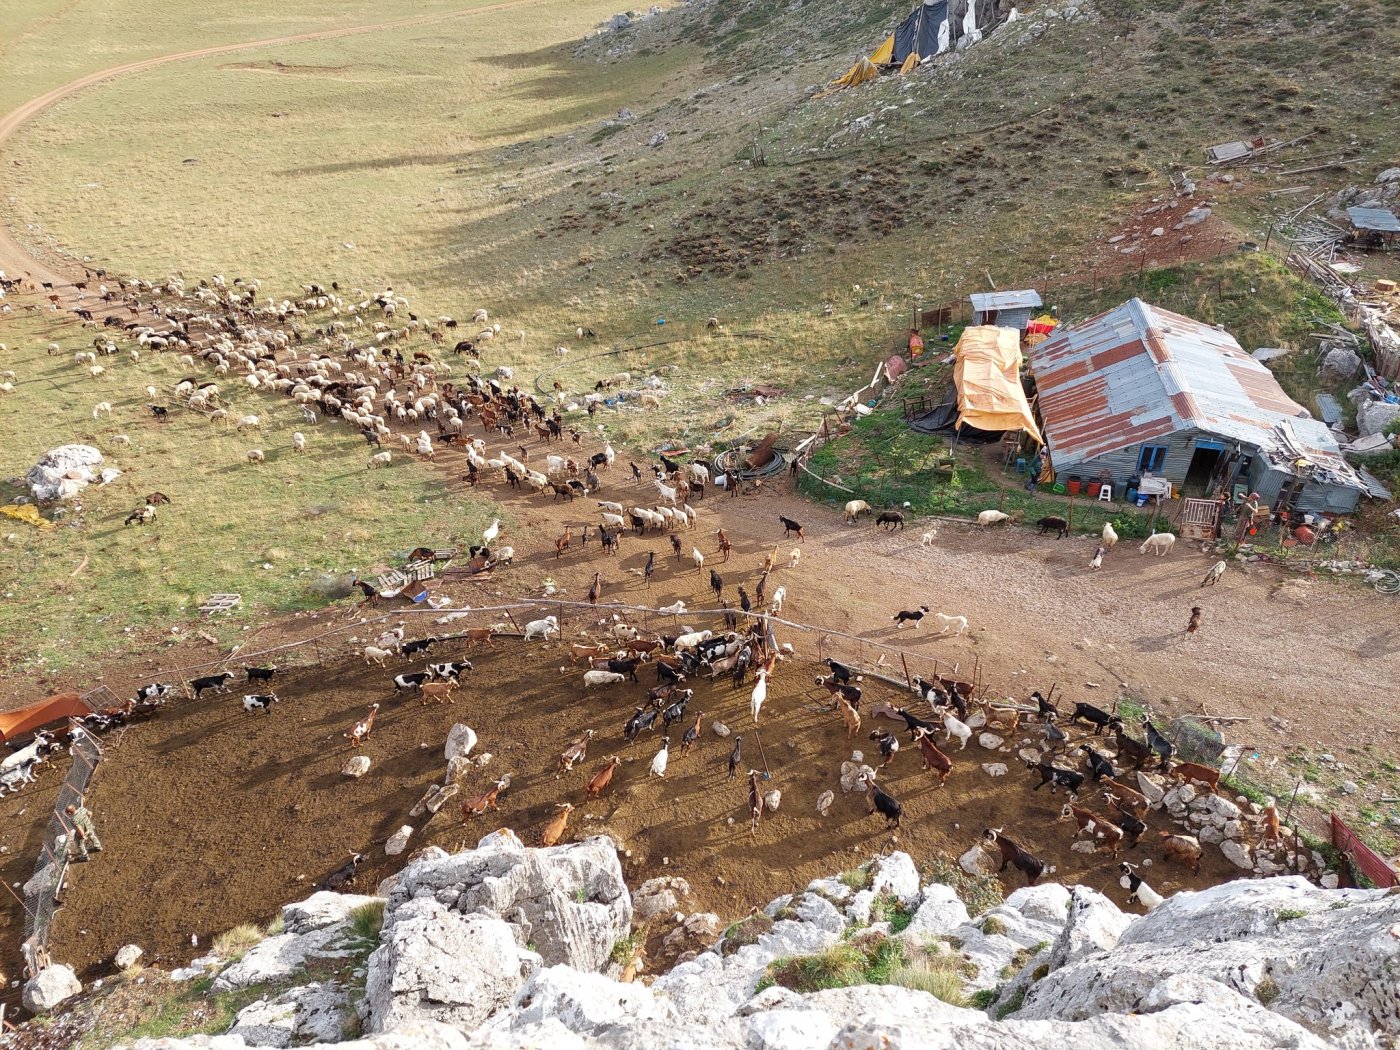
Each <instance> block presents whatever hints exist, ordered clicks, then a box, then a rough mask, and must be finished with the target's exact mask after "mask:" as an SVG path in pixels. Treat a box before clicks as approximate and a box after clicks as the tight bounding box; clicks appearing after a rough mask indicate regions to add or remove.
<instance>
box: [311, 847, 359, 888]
mask: <svg viewBox="0 0 1400 1050" xmlns="http://www.w3.org/2000/svg"><path fill="white" fill-rule="evenodd" d="M364 862H365V855H364V854H363V853H352V854H350V859H349V860H348V861H346V862H345V863H344V864H342V865H341V866H340V867H338V868H336V869H335V871H333V872H331V873H330V874H329V875H327V876H326V877H325V879H324V880H323V881H322V882H321V885H320V886H318V887H316V888H317V889H319V890H330V891H332V892H339V891H341V890H343V889H344V888H345V887H346V886H351V885H353V884H354V882H355V871H356V869H357V868H359V866H360V865H361V864H363V863H364Z"/></svg>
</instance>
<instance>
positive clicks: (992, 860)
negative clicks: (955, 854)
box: [958, 842, 1001, 875]
mask: <svg viewBox="0 0 1400 1050" xmlns="http://www.w3.org/2000/svg"><path fill="white" fill-rule="evenodd" d="M958 866H959V867H961V868H962V870H963V871H965V872H967V873H968V874H969V875H995V874H996V873H997V868H999V867H1001V854H1000V853H997V854H996V855H995V856H993V855H992V853H991V852H989V851H988V850H985V849H983V848H982V844H981V843H980V842H979V843H977V844H976V845H974V846H973V847H972V848H971V849H970V850H968V851H967V852H966V853H964V854H963V855H962V856H961V857H959V858H958Z"/></svg>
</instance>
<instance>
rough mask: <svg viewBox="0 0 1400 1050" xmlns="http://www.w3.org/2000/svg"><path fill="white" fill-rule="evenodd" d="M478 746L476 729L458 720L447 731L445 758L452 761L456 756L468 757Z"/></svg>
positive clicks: (444, 748) (444, 749)
mask: <svg viewBox="0 0 1400 1050" xmlns="http://www.w3.org/2000/svg"><path fill="white" fill-rule="evenodd" d="M474 747H476V730H474V729H472V727H471V726H469V725H463V724H462V723H461V722H458V723H457V724H456V725H454V726H453V727H452V728H451V729H449V730H448V731H447V744H446V745H445V746H444V747H443V756H442V757H443V758H444V759H446V760H447V761H448V762H451V761H452V760H453V759H454V758H466V757H467V756H469V755H470V754H471V753H472V748H474Z"/></svg>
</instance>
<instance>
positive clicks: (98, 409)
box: [92, 401, 112, 419]
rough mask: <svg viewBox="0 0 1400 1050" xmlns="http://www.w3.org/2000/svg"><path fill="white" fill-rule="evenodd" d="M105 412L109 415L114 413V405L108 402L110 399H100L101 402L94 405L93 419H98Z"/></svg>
mask: <svg viewBox="0 0 1400 1050" xmlns="http://www.w3.org/2000/svg"><path fill="white" fill-rule="evenodd" d="M103 414H106V415H109V416H110V415H111V414H112V405H111V403H110V402H108V401H99V402H97V404H95V405H93V406H92V418H93V419H96V418H97V417H98V416H99V415H103Z"/></svg>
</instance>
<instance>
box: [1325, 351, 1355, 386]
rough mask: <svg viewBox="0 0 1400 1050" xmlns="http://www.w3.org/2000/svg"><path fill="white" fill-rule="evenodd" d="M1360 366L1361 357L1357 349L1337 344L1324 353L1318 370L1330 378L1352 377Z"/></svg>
mask: <svg viewBox="0 0 1400 1050" xmlns="http://www.w3.org/2000/svg"><path fill="white" fill-rule="evenodd" d="M1360 367H1361V358H1360V356H1359V355H1358V354H1357V353H1356V351H1355V350H1352V349H1350V348H1349V347H1345V346H1337V347H1333V348H1332V349H1331V350H1329V351H1327V353H1326V354H1324V355H1323V357H1322V364H1321V365H1319V366H1318V371H1319V372H1320V373H1321V374H1322V375H1324V376H1327V377H1328V378H1330V379H1350V378H1351V377H1352V376H1354V375H1356V370H1357V369H1358V368H1360Z"/></svg>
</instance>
